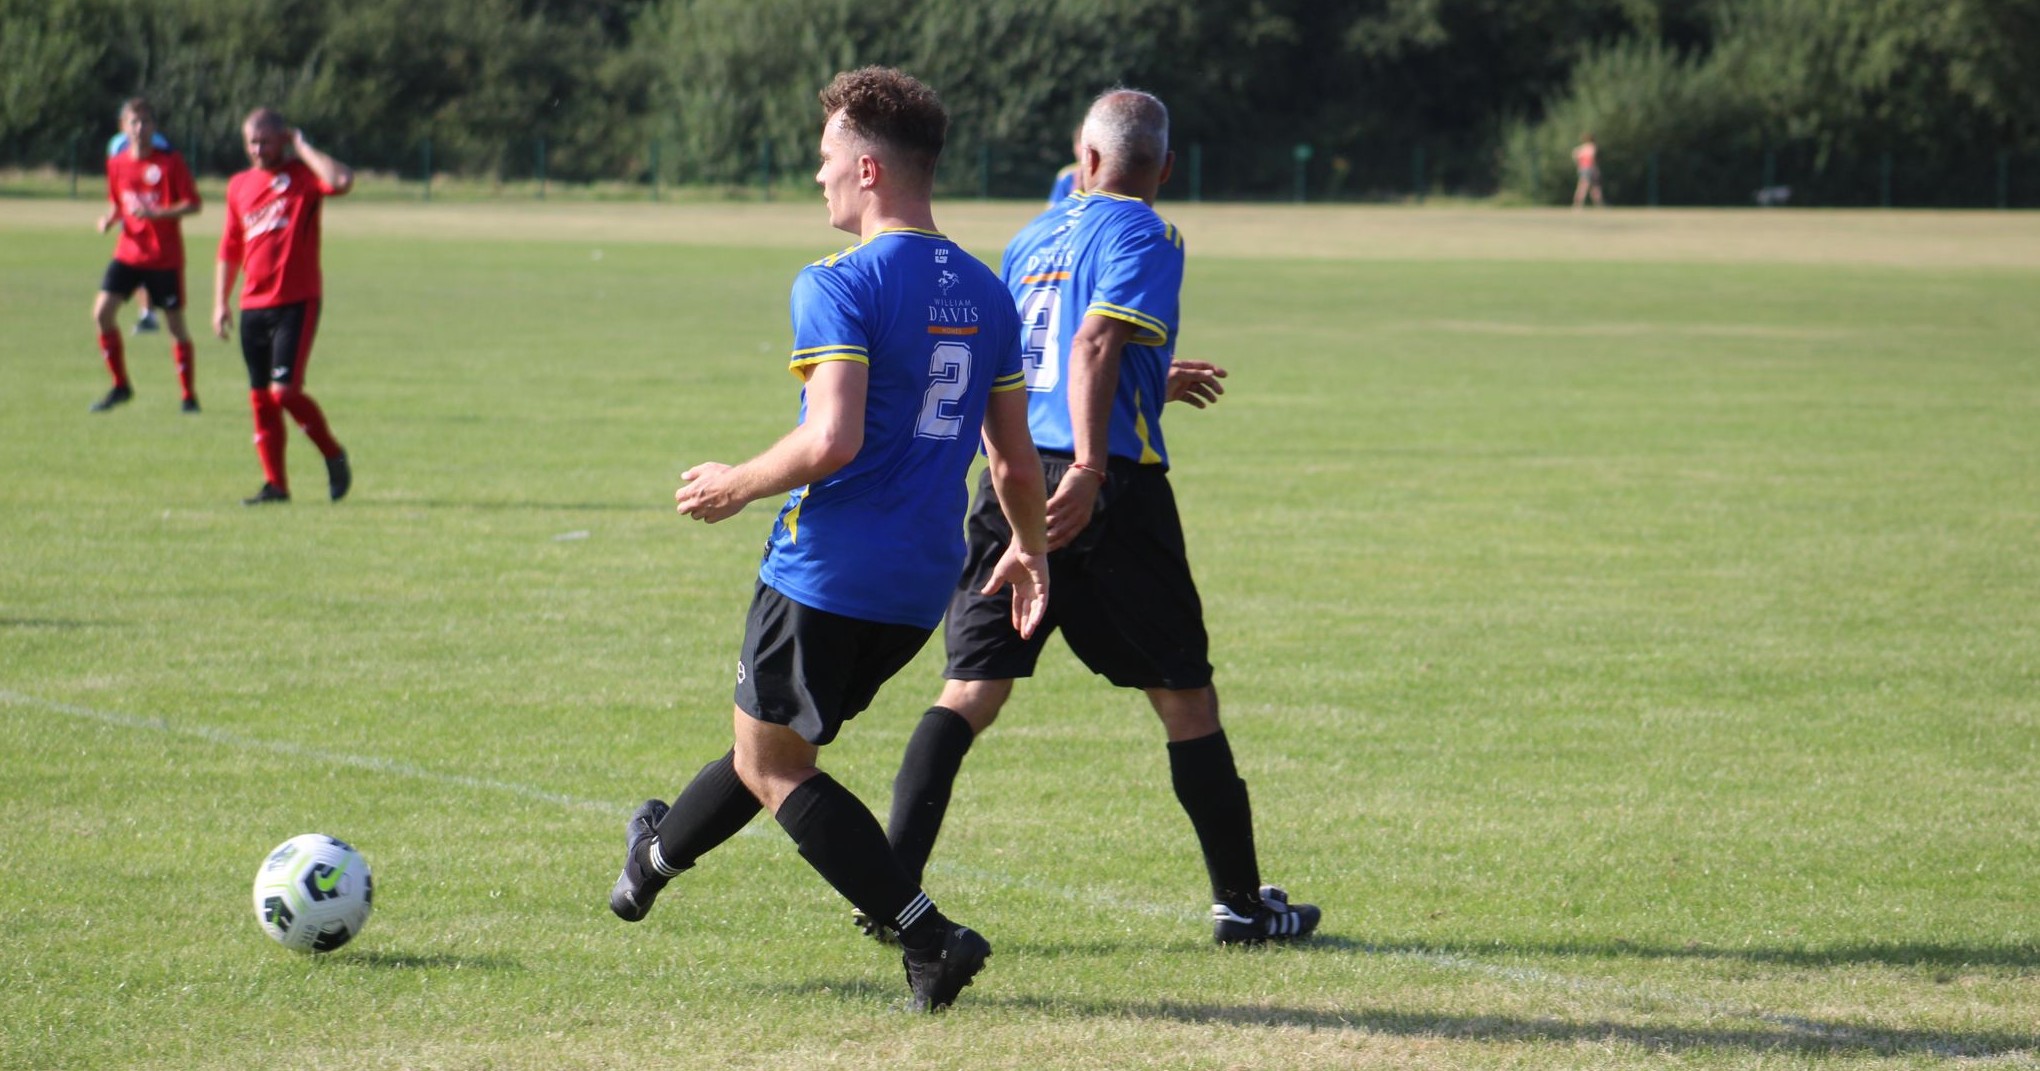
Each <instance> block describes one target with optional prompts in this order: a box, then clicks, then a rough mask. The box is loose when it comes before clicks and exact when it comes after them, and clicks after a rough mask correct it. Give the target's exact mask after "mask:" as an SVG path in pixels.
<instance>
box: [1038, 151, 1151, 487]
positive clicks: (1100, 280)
mask: <svg viewBox="0 0 2040 1071" xmlns="http://www.w3.org/2000/svg"><path fill="white" fill-rule="evenodd" d="M1004 270H1005V277H1006V288H1007V290H1008V291H1009V292H1010V293H1011V294H1012V296H1013V303H1014V304H1015V305H1016V306H1017V307H1018V308H1019V311H1020V332H1021V339H1020V352H1021V358H1022V363H1023V365H1024V367H1025V369H1026V372H1027V390H1028V397H1027V402H1028V405H1027V415H1028V424H1029V426H1030V427H1031V428H1032V429H1033V432H1034V445H1035V446H1036V447H1038V448H1040V449H1042V450H1051V451H1059V452H1062V453H1069V452H1072V451H1074V450H1075V449H1076V440H1075V437H1074V436H1073V435H1072V433H1071V430H1070V403H1069V376H1068V374H1067V373H1068V368H1067V367H1066V359H1067V356H1068V354H1069V349H1070V340H1071V339H1073V338H1075V337H1076V334H1077V328H1078V327H1079V326H1080V325H1082V324H1083V322H1084V318H1085V317H1087V316H1093V315H1097V316H1109V317H1112V318H1114V319H1119V320H1125V321H1127V322H1128V323H1131V324H1133V325H1134V327H1135V331H1134V333H1133V337H1132V338H1131V339H1130V340H1129V341H1128V342H1127V345H1126V349H1125V350H1124V352H1123V353H1122V354H1121V355H1120V361H1119V390H1118V393H1117V394H1116V395H1114V397H1113V399H1112V415H1111V420H1110V423H1109V425H1108V428H1109V435H1110V441H1109V444H1108V448H1107V449H1108V452H1109V453H1110V454H1111V455H1112V456H1113V457H1124V458H1131V459H1133V460H1135V461H1138V462H1140V463H1141V464H1144V465H1167V464H1168V463H1169V451H1168V448H1167V446H1166V445H1165V444H1164V443H1163V441H1162V405H1163V403H1164V402H1165V401H1166V400H1167V395H1166V391H1167V388H1168V382H1169V361H1170V358H1171V357H1172V355H1173V354H1174V353H1175V348H1176V325H1177V316H1178V305H1179V302H1180V299H1181V291H1182V288H1183V235H1182V233H1181V232H1179V231H1177V230H1176V228H1175V227H1174V226H1172V225H1170V223H1169V222H1168V221H1167V220H1164V219H1163V218H1162V217H1161V216H1159V215H1156V214H1155V210H1154V209H1153V208H1151V207H1149V206H1148V205H1147V203H1146V202H1143V201H1141V200H1139V199H1137V198H1133V197H1122V196H1120V195H1118V194H1112V193H1098V192H1092V193H1080V194H1075V195H1073V196H1071V197H1070V198H1069V199H1067V200H1065V201H1063V202H1062V203H1061V204H1059V205H1056V206H1055V207H1054V208H1051V209H1049V210H1048V211H1047V212H1044V213H1042V214H1041V215H1040V216H1038V217H1036V218H1035V220H1034V221H1033V222H1032V223H1029V224H1028V225H1027V226H1026V227H1023V228H1021V230H1020V233H1019V234H1017V235H1014V237H1013V240H1012V241H1011V242H1010V243H1008V244H1007V246H1006V260H1005V269H1004Z"/></svg>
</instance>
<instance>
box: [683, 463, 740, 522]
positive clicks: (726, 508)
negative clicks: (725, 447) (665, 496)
mask: <svg viewBox="0 0 2040 1071" xmlns="http://www.w3.org/2000/svg"><path fill="white" fill-rule="evenodd" d="M729 472H730V466H728V465H725V464H723V463H722V462H720V461H704V462H702V463H701V464H699V465H696V466H694V467H693V468H691V469H688V470H687V471H686V472H683V473H681V474H680V478H681V479H683V480H686V481H687V485H686V486H685V487H682V488H680V489H679V490H678V491H675V492H673V506H674V508H675V509H676V510H678V511H679V512H681V513H684V514H686V515H687V516H689V517H692V518H694V519H695V520H697V521H706V522H707V523H709V524H714V523H715V522H717V521H724V520H728V519H730V518H731V517H734V516H736V515H737V514H738V513H741V512H742V511H743V509H744V507H745V506H746V505H748V504H749V503H748V501H747V500H746V499H743V498H739V497H738V496H737V495H735V494H734V493H732V488H731V481H730V479H729Z"/></svg>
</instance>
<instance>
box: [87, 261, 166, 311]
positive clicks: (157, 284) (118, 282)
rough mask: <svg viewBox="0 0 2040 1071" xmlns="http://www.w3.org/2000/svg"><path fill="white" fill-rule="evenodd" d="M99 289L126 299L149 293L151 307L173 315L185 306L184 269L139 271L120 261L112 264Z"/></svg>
mask: <svg viewBox="0 0 2040 1071" xmlns="http://www.w3.org/2000/svg"><path fill="white" fill-rule="evenodd" d="M99 289H101V290H104V291H106V292H107V293H109V294H115V295H118V296H119V297H121V298H123V299H125V298H129V297H133V296H134V292H135V291H137V290H147V291H148V292H149V304H150V305H153V306H155V307H156V308H159V309H162V310H163V311H165V312H169V311H170V310H172V309H181V308H183V307H184V269H183V268H137V267H135V266H134V265H132V264H122V263H121V262H120V261H118V260H115V261H109V262H108V263H107V265H106V275H105V277H103V278H101V279H100V280H99Z"/></svg>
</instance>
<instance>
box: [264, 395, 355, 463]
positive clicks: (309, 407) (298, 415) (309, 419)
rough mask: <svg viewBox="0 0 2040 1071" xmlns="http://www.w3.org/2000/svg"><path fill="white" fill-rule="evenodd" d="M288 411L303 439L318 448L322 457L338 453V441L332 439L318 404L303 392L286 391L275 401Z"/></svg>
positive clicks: (324, 416) (333, 455) (331, 432)
mask: <svg viewBox="0 0 2040 1071" xmlns="http://www.w3.org/2000/svg"><path fill="white" fill-rule="evenodd" d="M277 400H278V401H279V402H281V403H282V404H283V407H284V409H286V410H288V411H289V412H290V415H291V419H293V420H295V421H297V425H298V427H300V428H303V429H304V430H305V438H307V439H310V440H311V441H312V445H313V446H316V447H318V448H319V454H320V456H322V457H335V456H337V455H339V453H340V440H338V439H335V438H334V437H333V430H332V429H331V428H328V427H327V426H326V414H325V413H324V412H323V411H321V410H320V409H319V403H317V402H315V401H313V400H312V396H311V395H309V394H306V393H305V392H303V391H295V390H294V391H288V392H286V393H284V394H283V395H282V396H281V397H279V398H278V399H277Z"/></svg>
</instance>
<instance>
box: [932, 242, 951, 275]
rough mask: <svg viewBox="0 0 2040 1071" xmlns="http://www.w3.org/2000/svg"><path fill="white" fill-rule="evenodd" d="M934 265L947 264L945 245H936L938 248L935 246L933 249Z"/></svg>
mask: <svg viewBox="0 0 2040 1071" xmlns="http://www.w3.org/2000/svg"><path fill="white" fill-rule="evenodd" d="M935 263H937V264H947V263H949V247H948V246H946V245H938V246H936V247H935ZM945 274H947V273H945Z"/></svg>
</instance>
